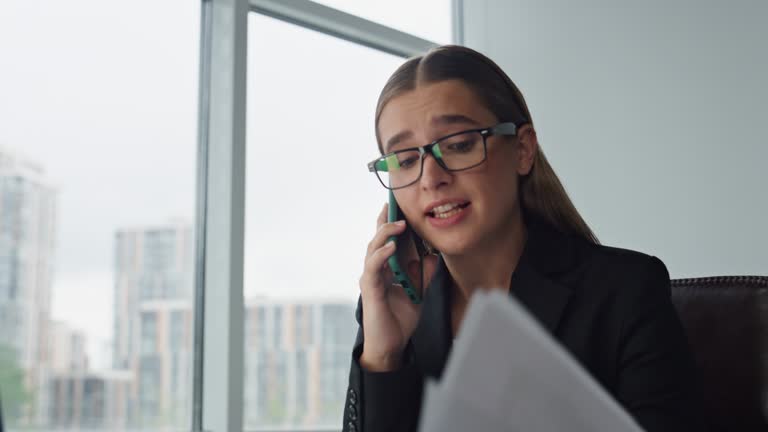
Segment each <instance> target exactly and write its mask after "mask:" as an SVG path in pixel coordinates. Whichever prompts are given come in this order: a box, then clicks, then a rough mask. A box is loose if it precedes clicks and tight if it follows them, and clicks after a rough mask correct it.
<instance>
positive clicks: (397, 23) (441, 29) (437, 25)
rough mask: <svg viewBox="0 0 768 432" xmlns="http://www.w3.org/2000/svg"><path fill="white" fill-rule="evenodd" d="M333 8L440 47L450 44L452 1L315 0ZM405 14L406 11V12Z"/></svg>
mask: <svg viewBox="0 0 768 432" xmlns="http://www.w3.org/2000/svg"><path fill="white" fill-rule="evenodd" d="M316 2H317V3H322V4H324V5H326V6H330V7H332V8H334V9H338V10H340V11H344V12H347V13H350V14H352V15H357V16H359V17H362V18H365V19H368V20H371V21H374V22H377V23H380V24H384V25H385V26H388V27H392V28H394V29H397V30H401V31H404V32H408V33H410V34H412V35H414V36H418V37H420V38H422V39H426V40H431V41H434V42H437V43H440V44H449V43H451V41H452V40H453V39H452V35H451V31H452V26H451V23H452V21H451V8H452V3H453V2H452V1H451V0H422V1H410V0H389V1H385V2H377V1H360V0H316ZM405 11H407V12H405Z"/></svg>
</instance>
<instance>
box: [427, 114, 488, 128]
mask: <svg viewBox="0 0 768 432" xmlns="http://www.w3.org/2000/svg"><path fill="white" fill-rule="evenodd" d="M432 124H439V125H452V124H470V125H473V126H479V125H480V123H479V122H478V121H476V120H474V119H472V118H469V117H467V116H465V115H463V114H443V115H439V116H437V117H432Z"/></svg>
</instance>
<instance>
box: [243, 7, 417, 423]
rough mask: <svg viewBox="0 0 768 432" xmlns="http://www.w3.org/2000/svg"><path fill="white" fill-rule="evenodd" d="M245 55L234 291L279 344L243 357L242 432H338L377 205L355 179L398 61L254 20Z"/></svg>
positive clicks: (371, 149) (368, 186) (360, 177)
mask: <svg viewBox="0 0 768 432" xmlns="http://www.w3.org/2000/svg"><path fill="white" fill-rule="evenodd" d="M248 49H249V55H248V58H249V62H250V64H249V66H250V68H249V72H248V118H247V127H248V128H247V161H246V206H247V207H246V217H245V220H246V227H245V231H246V237H245V282H244V284H245V285H244V291H245V295H246V298H247V302H253V301H258V300H255V299H262V301H270V302H272V303H271V304H273V306H272V307H273V314H274V316H275V319H273V320H272V324H273V325H274V328H273V329H272V332H271V333H272V334H273V335H274V337H275V338H278V337H280V338H286V339H285V340H276V341H275V343H274V344H273V345H270V346H265V347H264V350H266V352H264V351H262V352H260V353H259V354H258V356H254V354H255V353H252V352H251V351H248V350H246V354H245V355H246V358H245V360H244V361H245V363H244V364H245V369H246V370H249V369H251V368H252V366H251V364H252V363H254V362H258V364H259V366H258V371H259V374H258V375H259V376H258V378H257V382H246V383H245V388H246V389H250V388H252V387H254V386H255V387H258V390H257V391H256V393H257V394H258V395H259V397H254V398H251V399H247V400H246V406H245V407H244V412H245V413H246V415H245V416H244V428H245V429H246V430H251V429H257V428H264V427H274V428H278V427H280V428H282V427H285V428H289V429H290V428H293V427H296V428H298V427H325V428H330V429H337V428H338V427H339V425H340V421H341V420H340V419H341V415H342V411H343V401H344V395H345V390H346V384H347V383H346V379H347V377H348V373H349V359H350V357H349V355H350V352H351V347H352V343H353V342H354V337H355V331H356V328H357V323H356V322H355V318H354V310H355V306H356V300H357V295H358V292H359V290H358V286H357V280H358V278H359V276H360V274H359V272H360V271H361V269H362V258H363V256H364V254H365V245H366V243H367V242H368V238H369V237H370V236H371V235H372V234H373V232H374V225H375V221H376V215H377V213H378V211H379V210H380V209H381V206H382V204H383V203H384V201H385V199H386V192H385V191H384V189H383V188H381V186H380V185H379V184H378V183H377V180H376V179H375V178H373V177H371V176H370V175H369V174H370V173H368V171H367V170H366V169H365V163H366V161H368V160H370V159H371V158H372V156H374V155H376V154H377V153H378V150H377V148H376V141H375V136H374V132H373V116H374V110H375V104H376V99H377V97H378V93H379V91H380V89H381V87H382V86H383V85H384V82H385V81H386V79H387V77H388V76H389V75H390V74H391V73H392V72H393V71H394V70H395V68H397V66H398V65H399V64H400V63H401V62H402V60H401V59H400V58H398V57H395V56H391V55H388V54H384V53H381V52H378V51H374V50H372V49H369V48H365V47H361V46H358V45H354V44H352V43H348V42H346V41H342V40H339V39H335V38H332V37H329V36H325V35H321V34H318V33H316V32H313V31H310V30H307V29H303V28H300V27H297V26H294V25H291V24H286V23H282V22H279V21H276V20H273V19H271V18H266V17H263V16H260V15H256V14H251V16H250V18H249V47H248ZM266 59H269V61H265V60H266ZM350 197H354V199H350ZM289 311H292V312H289ZM299 311H300V312H299ZM278 317H279V318H278ZM248 344H249V342H248V341H246V346H248ZM262 346H263V345H262ZM264 362H266V364H265V363H264ZM267 371H268V372H267ZM246 391H247V392H249V391H250V390H246ZM265 398H266V400H265ZM249 404H250V405H249Z"/></svg>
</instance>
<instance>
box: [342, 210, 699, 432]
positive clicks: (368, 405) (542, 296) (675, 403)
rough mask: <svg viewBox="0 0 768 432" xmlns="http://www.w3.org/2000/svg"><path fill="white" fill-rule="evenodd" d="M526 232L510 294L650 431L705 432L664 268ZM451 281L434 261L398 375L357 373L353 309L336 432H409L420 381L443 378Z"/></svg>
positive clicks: (553, 233)
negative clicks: (339, 426) (346, 376)
mask: <svg viewBox="0 0 768 432" xmlns="http://www.w3.org/2000/svg"><path fill="white" fill-rule="evenodd" d="M526 226H527V228H528V240H527V242H526V245H525V248H524V250H523V253H522V256H521V257H520V260H519V262H518V265H517V267H516V268H515V271H514V273H513V275H512V280H511V285H510V294H511V295H514V296H515V297H516V298H517V300H518V301H520V302H521V303H522V304H523V305H524V306H525V307H526V308H527V309H528V310H529V312H531V313H532V315H533V316H535V317H536V318H537V319H538V320H539V322H540V323H541V324H542V325H543V326H544V327H545V328H546V329H548V330H549V332H550V333H551V334H552V335H553V336H554V338H555V339H556V340H557V341H559V343H560V344H561V345H562V346H564V347H565V348H566V349H567V350H568V351H569V352H570V353H571V354H572V355H573V356H574V357H575V358H576V359H577V360H578V361H579V362H580V363H581V365H582V366H583V367H584V368H585V369H586V370H587V371H588V372H589V373H590V374H591V376H592V377H593V378H594V379H595V380H596V381H597V382H598V383H599V384H601V385H602V386H603V387H604V388H605V389H606V390H607V391H608V392H609V393H610V394H611V395H613V397H614V398H615V399H616V400H617V401H618V402H619V404H620V405H622V406H623V407H624V409H626V410H627V411H628V412H629V413H630V415H632V416H633V417H634V418H635V420H636V421H637V422H638V423H639V424H640V425H641V426H642V427H643V428H645V429H646V430H647V431H650V432H657V431H698V430H703V429H704V421H703V420H701V416H702V414H701V412H700V411H697V407H698V402H697V401H695V398H696V394H697V393H696V381H695V375H696V373H695V370H694V362H693V359H692V355H691V352H690V351H689V347H688V343H687V340H686V336H685V334H684V331H683V329H682V326H681V324H680V321H679V319H678V316H677V314H676V312H675V309H674V307H673V305H672V302H671V300H670V287H669V274H668V272H667V269H666V267H665V266H664V264H663V263H662V262H661V261H660V260H659V259H658V258H655V257H651V256H648V255H644V254H641V253H639V252H633V251H629V250H623V249H616V248H611V247H605V246H599V245H595V244H592V243H589V242H587V241H585V240H583V239H581V238H579V237H576V236H571V235H566V234H563V233H561V232H559V231H558V230H556V229H555V228H554V227H552V226H550V225H548V224H547V223H544V222H543V221H542V220H540V219H537V218H532V217H530V216H528V217H526ZM449 277H450V275H449V273H448V271H447V269H446V267H445V263H444V262H443V260H442V258H441V259H439V261H438V266H437V270H436V272H435V276H434V277H433V279H432V282H431V284H430V286H429V289H428V291H427V293H426V295H425V297H424V303H423V305H422V312H421V316H420V318H419V322H418V324H417V327H416V330H415V332H414V334H413V336H412V337H411V340H410V342H409V344H408V346H407V347H406V351H405V353H404V365H403V367H402V368H401V369H399V370H397V371H392V372H369V371H367V370H365V369H363V368H361V367H360V364H359V362H358V359H359V357H360V354H361V352H362V347H363V334H364V330H363V328H362V322H363V320H362V305H361V302H360V301H358V307H357V313H356V317H357V322H358V323H359V324H360V328H359V330H358V333H357V340H356V342H355V345H354V348H353V350H352V365H351V369H350V373H349V387H348V389H347V395H346V403H345V408H344V417H343V431H346V432H358V431H364V432H376V431H415V430H416V427H417V425H418V418H419V414H420V406H421V397H422V389H423V386H424V379H425V378H426V377H433V378H438V377H440V376H441V374H442V371H443V367H444V366H445V363H446V359H447V357H448V354H449V352H450V350H451V344H452V341H453V338H452V336H451V326H450V322H451V321H450V298H449V297H450V291H449V290H448V289H447V288H446V287H447V282H448V278H449ZM553 408H555V409H556V407H553Z"/></svg>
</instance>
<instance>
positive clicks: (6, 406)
mask: <svg viewBox="0 0 768 432" xmlns="http://www.w3.org/2000/svg"><path fill="white" fill-rule="evenodd" d="M31 400H32V394H31V393H30V392H29V391H28V390H27V388H26V387H25V386H24V370H23V369H22V368H21V367H20V366H19V364H18V361H17V356H16V351H15V350H13V349H11V348H10V347H7V346H4V345H0V403H2V409H3V420H4V421H5V422H6V423H7V424H9V425H12V424H14V423H16V419H18V418H19V417H20V416H21V412H22V409H23V407H24V405H26V404H28V403H29V402H31Z"/></svg>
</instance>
